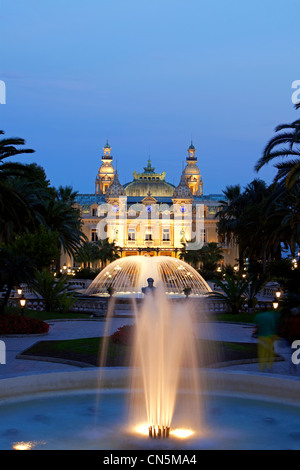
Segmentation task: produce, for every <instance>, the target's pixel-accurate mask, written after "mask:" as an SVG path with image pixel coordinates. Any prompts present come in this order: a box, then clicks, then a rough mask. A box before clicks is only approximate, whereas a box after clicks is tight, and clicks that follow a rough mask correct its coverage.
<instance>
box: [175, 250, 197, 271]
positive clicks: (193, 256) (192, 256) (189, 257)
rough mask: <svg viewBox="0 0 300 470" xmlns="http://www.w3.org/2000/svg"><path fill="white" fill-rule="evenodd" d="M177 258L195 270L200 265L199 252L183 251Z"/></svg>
mask: <svg viewBox="0 0 300 470" xmlns="http://www.w3.org/2000/svg"><path fill="white" fill-rule="evenodd" d="M179 258H180V259H182V260H183V261H185V262H186V263H188V264H190V265H191V266H192V267H193V268H195V269H197V268H198V266H199V263H200V254H199V250H189V249H186V248H185V249H183V250H182V251H181V252H180V253H179Z"/></svg>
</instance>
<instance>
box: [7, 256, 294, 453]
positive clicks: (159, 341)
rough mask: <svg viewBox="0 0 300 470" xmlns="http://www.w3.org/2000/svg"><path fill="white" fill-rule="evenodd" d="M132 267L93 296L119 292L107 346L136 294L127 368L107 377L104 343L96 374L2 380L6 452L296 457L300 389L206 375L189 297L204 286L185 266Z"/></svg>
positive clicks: (100, 281)
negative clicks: (119, 313) (287, 453)
mask: <svg viewBox="0 0 300 470" xmlns="http://www.w3.org/2000/svg"><path fill="white" fill-rule="evenodd" d="M135 258H136V259H132V258H131V259H129V260H127V259H126V258H125V259H124V261H123V260H117V261H116V262H114V263H111V265H109V267H108V268H106V269H105V270H104V271H103V272H102V273H100V275H99V276H98V278H96V280H95V282H94V283H93V285H92V288H91V289H90V291H91V292H93V293H94V294H96V295H101V294H103V293H104V292H105V290H106V289H107V287H109V286H113V287H114V292H115V293H116V294H114V297H111V299H110V302H109V306H110V307H109V309H108V315H107V321H106V326H105V334H104V336H106V337H108V331H109V325H110V322H111V320H112V312H113V308H112V307H111V305H113V302H114V299H115V298H116V297H115V295H116V296H118V295H119V296H121V295H123V294H124V293H126V292H131V293H132V302H133V303H132V309H133V315H134V317H133V319H134V331H135V334H134V343H133V355H132V362H131V367H129V368H107V367H105V352H106V351H105V347H106V346H107V343H106V342H105V341H104V343H103V344H104V345H105V347H103V350H102V362H101V366H102V367H100V369H99V368H95V369H92V370H91V369H88V370H81V371H78V372H69V373H67V374H66V373H64V372H62V373H50V374H41V375H40V376H37V375H35V376H34V375H32V376H24V377H18V378H12V379H6V380H2V383H1V389H0V398H1V405H0V449H9V448H16V449H17V448H18V449H27V448H36V449H43V448H45V449H70V450H71V449H105V450H107V449H110V450H112V449H122V450H124V449H129V450H137V449H148V450H149V449H151V452H152V453H153V452H155V450H161V449H168V450H172V451H173V450H176V449H179V450H182V449H193V450H194V449H266V448H267V449H286V448H289V449H299V448H300V444H299V442H300V435H299V432H298V431H297V429H299V423H300V407H299V402H298V397H299V393H300V383H299V381H297V380H284V379H282V378H280V377H272V376H270V375H269V376H268V377H266V376H264V375H255V374H253V375H251V374H239V373H238V374H235V373H232V372H231V373H227V372H224V371H221V372H220V371H216V370H212V369H206V368H205V367H201V364H200V363H199V357H201V356H202V354H201V351H199V342H198V341H197V338H196V335H197V333H196V331H197V326H198V325H201V328H203V327H204V323H202V322H201V321H200V323H198V320H199V312H198V311H197V312H195V311H194V302H193V299H191V297H194V300H195V298H196V301H197V302H198V301H199V300H200V298H199V297H202V296H204V297H205V295H206V294H207V293H208V292H209V288H208V286H207V285H206V283H205V281H203V280H202V278H201V276H200V277H199V275H196V274H197V273H196V274H195V273H194V271H193V269H192V268H190V267H188V268H187V266H186V265H185V263H183V262H182V261H179V260H175V259H172V260H171V261H170V259H169V258H168V259H167V260H165V259H160V258H164V257H154V258H149V257H135ZM165 263H166V264H165ZM120 272H122V274H121V273H120ZM107 273H108V274H107ZM110 276H111V277H110ZM147 280H148V281H147ZM112 281H114V282H112ZM180 282H181V284H180ZM147 284H148V285H147ZM183 289H186V294H185V295H184V292H183ZM172 295H173V296H175V300H174V298H173V297H172ZM139 296H141V298H139ZM170 297H172V298H170ZM176 299H179V301H177V300H176ZM137 300H139V302H137ZM200 343H201V342H200ZM282 381H283V382H282ZM8 423H9V425H8Z"/></svg>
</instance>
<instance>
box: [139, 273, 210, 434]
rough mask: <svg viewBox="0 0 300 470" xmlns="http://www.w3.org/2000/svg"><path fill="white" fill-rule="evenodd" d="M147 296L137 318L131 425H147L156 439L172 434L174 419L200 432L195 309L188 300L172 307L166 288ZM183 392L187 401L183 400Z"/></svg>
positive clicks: (201, 420)
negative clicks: (186, 395) (181, 395)
mask: <svg viewBox="0 0 300 470" xmlns="http://www.w3.org/2000/svg"><path fill="white" fill-rule="evenodd" d="M150 281H152V279H150ZM145 293H146V295H145V299H144V301H143V303H142V305H141V308H140V310H139V311H137V310H136V312H137V314H136V318H135V322H136V328H135V341H134V355H133V362H132V366H133V369H132V370H133V377H132V384H131V403H130V407H131V413H130V420H131V422H132V423H131V424H132V425H133V426H134V427H137V426H138V423H140V422H144V423H147V424H146V428H145V429H148V435H149V437H152V438H160V437H163V438H164V437H165V438H167V437H169V436H170V435H172V429H171V425H172V428H174V426H173V422H174V419H175V425H176V424H177V425H179V426H180V427H181V428H182V427H183V428H185V429H191V428H192V429H193V433H196V432H198V433H199V429H200V428H203V426H204V423H203V419H202V416H201V403H200V401H199V400H200V395H201V387H200V385H201V384H200V382H199V369H198V360H197V355H198V352H197V346H196V338H195V334H194V318H193V311H192V306H191V304H190V302H189V301H188V300H186V301H185V302H184V303H183V302H180V303H176V304H174V305H172V304H171V303H170V301H169V299H168V298H167V296H166V294H165V292H164V286H163V285H162V284H160V285H158V286H157V287H156V288H155V289H151V288H148V289H147V290H145ZM137 371H138V373H136V372H137ZM141 391H142V398H141ZM183 391H184V392H185V393H187V394H188V400H186V399H185V400H183V401H181V400H180V394H181V393H182V392H183Z"/></svg>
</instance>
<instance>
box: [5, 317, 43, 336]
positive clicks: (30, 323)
mask: <svg viewBox="0 0 300 470" xmlns="http://www.w3.org/2000/svg"><path fill="white" fill-rule="evenodd" d="M48 331H49V325H48V323H46V322H44V321H42V320H37V319H35V318H28V317H23V316H20V315H1V316H0V335H30V334H41V333H47V332H48Z"/></svg>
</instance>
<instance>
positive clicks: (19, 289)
mask: <svg viewBox="0 0 300 470" xmlns="http://www.w3.org/2000/svg"><path fill="white" fill-rule="evenodd" d="M17 292H18V296H21V295H22V292H23V290H22V287H21V286H19V287H18V289H17Z"/></svg>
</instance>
